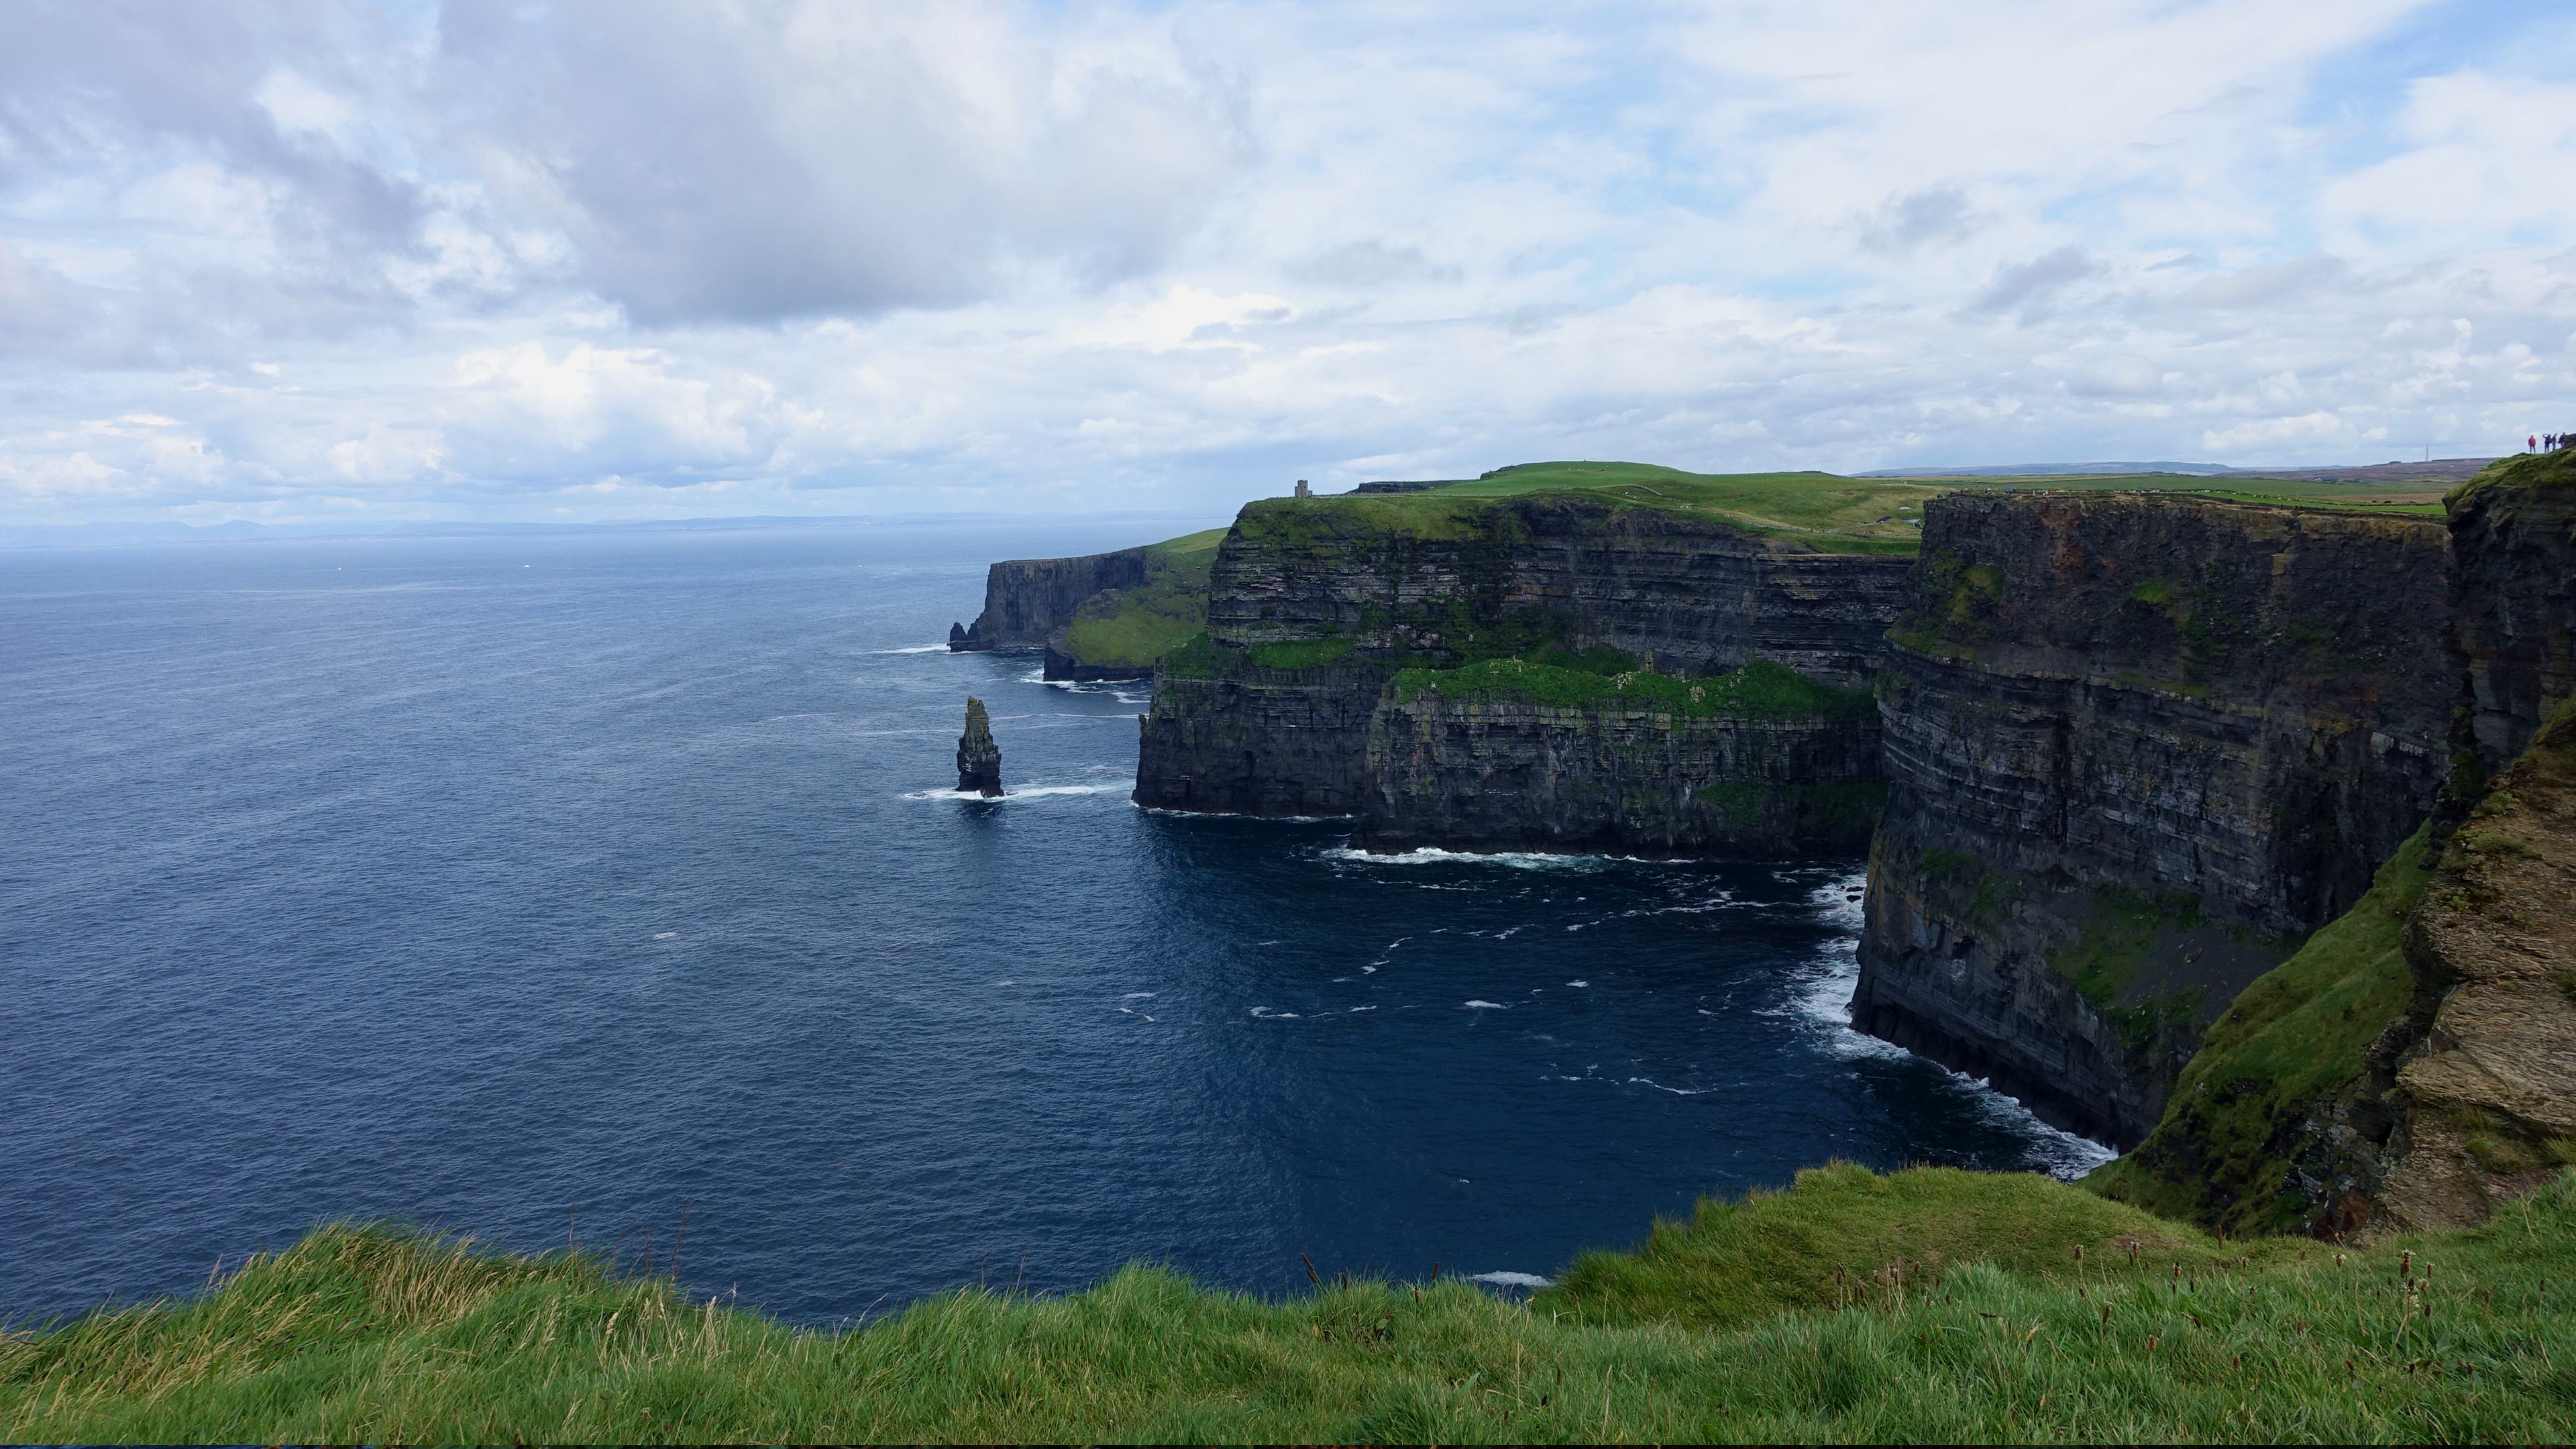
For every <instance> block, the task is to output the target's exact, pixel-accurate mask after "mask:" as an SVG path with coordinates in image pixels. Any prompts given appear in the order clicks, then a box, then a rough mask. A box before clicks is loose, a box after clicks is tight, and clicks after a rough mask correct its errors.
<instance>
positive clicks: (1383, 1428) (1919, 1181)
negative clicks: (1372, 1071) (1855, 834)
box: [0, 1167, 2576, 1443]
mask: <svg viewBox="0 0 2576 1449" xmlns="http://www.w3.org/2000/svg"><path fill="white" fill-rule="evenodd" d="M0 1435H5V1436H6V1437H7V1438H9V1439H12V1440H42V1441H62V1440H90V1441H97V1440H109V1441H128V1440H150V1441H174V1442H202V1441H209V1440H224V1441H234V1442H247V1441H262V1442H277V1441H281V1440H332V1441H358V1440H403V1441H433V1440H434V1441H441V1442H478V1443H498V1442H502V1441H505V1440H510V1439H514V1438H515V1439H524V1440H548V1441H562V1440H597V1441H634V1442H652V1441H679V1440H720V1441H742V1440H762V1441H788V1440H795V1441H811V1440H856V1441H867V1440H950V1441H997V1440H1041V1439H1042V1440H1081V1441H1088V1442H1097V1441H1102V1440H1192V1441H1209V1442H1218V1441H1234V1440H1256V1439H1258V1440H1302V1441H1321V1440H1333V1441H1357V1440H1367V1441H1377V1442H1398V1443H1403V1442H1423V1441H1433V1440H1447V1441H1493V1440H1502V1441H1519V1442H1542V1441H1580V1442H1595V1441H1607V1440H1611V1439H1613V1438H1617V1439H1623V1440H1688V1441H1717V1440H1844V1441H1848V1440H1877V1441H1887V1440H1897V1441H1909V1442H1970V1441H1986V1440H2062V1439H2118V1440H2145V1441H2157V1442H2170V1441H2197V1442H2221V1441H2237V1440H2242V1441H2281V1440H2326V1441H2341V1442H2356V1441H2365V1440H2400V1441H2407V1442H2421V1441H2426V1440H2442V1441H2456V1440H2486V1441H2499V1440H2546V1441H2563V1440H2566V1439H2568V1438H2570V1437H2576V1178H2562V1179H2561V1180H2560V1181H2559V1182H2557V1183H2556V1184H2555V1185H2553V1186H2552V1187H2549V1188H2547V1189H2544V1190H2543V1191H2542V1192H2540V1193H2538V1194H2536V1195H2534V1196H2533V1197H2530V1198H2526V1199H2524V1200H2522V1201H2520V1202H2517V1203H2514V1204H2511V1205H2509V1206H2507V1207H2506V1208H2505V1209H2504V1210H2503V1211H2502V1212H2501V1213H2500V1214H2499V1215H2498V1218H2497V1220H2496V1221H2495V1222H2493V1223H2492V1224H2490V1225H2489V1226H2487V1227H2485V1228H2481V1229H2476V1230H2472V1231H2468V1232H2463V1233H2457V1234H2448V1235H2442V1236H2434V1237H2420V1238H2414V1239H2405V1240H2399V1241H2395V1242H2390V1243H2385V1244H2381V1245H2379V1246H2377V1247H2375V1248H2368V1249H2364V1248H2347V1249H2337V1248H2334V1247H2332V1246H2330V1245H2327V1244H2322V1243H2316V1242H2310V1241H2305V1240H2288V1239H2275V1240H2268V1241H2265V1242H2262V1243H2258V1244H2252V1245H2243V1244H2238V1245H2230V1244H2222V1243H2219V1242H2215V1241H2213V1240H2211V1239H2209V1238H2206V1237H2203V1236H2201V1235H2199V1234H2197V1233H2195V1232H2192V1231H2190V1230H2189V1229H2184V1228H2178V1227H2175V1226H2173V1225H2171V1224H2167V1223H2164V1222H2161V1221H2159V1220H2157V1219H2155V1218H2152V1217H2149V1216H2147V1215H2146V1214H2144V1213H2141V1212H2138V1211H2136V1210H2134V1209H2131V1208H2126V1207H2123V1206H2121V1205H2119V1204H2116V1203H2110V1202H2105V1201H2102V1200H2101V1199H2099V1198H2096V1197H2093V1196H2092V1195H2090V1194H2088V1193H2085V1192H2083V1191H2081V1190H2080V1189H2077V1188H2074V1187H2070V1186H2067V1185H2065V1184H2061V1183H2056V1182H2052V1181H2049V1180H2048V1179H2045V1178H2038V1177H2029V1176H2016V1175H1988V1174H1980V1173H1969V1172H1960V1171H1955V1170H1950V1169H1918V1170H1915V1171H1909V1172H1903V1173H1897V1174H1893V1175H1889V1176H1884V1177H1882V1176H1878V1175H1875V1174H1872V1173H1870V1172H1867V1171H1864V1170H1862V1169H1859V1168H1854V1167H1837V1168H1828V1169H1822V1170H1819V1171H1816V1172H1811V1173H1807V1174H1803V1175H1802V1176H1801V1177H1800V1180H1799V1182H1798V1183H1797V1185H1796V1186H1795V1187H1794V1188H1792V1189H1790V1190H1788V1191H1786V1192H1780V1193H1770V1194H1756V1195H1755V1196H1754V1197H1752V1198H1750V1199H1747V1200H1745V1201H1743V1202H1739V1203H1732V1204H1710V1205H1705V1206H1703V1207H1702V1208H1701V1209H1700V1211H1699V1212H1698V1213H1697V1214H1696V1215H1695V1216H1694V1218H1693V1219H1692V1220H1690V1221H1688V1222H1681V1223H1669V1224H1664V1225H1660V1226H1658V1227H1657V1228H1656V1230H1655V1233H1654V1235H1653V1237H1652V1238H1651V1239H1650V1240H1649V1241H1648V1242H1647V1244H1646V1245H1645V1246H1644V1247H1643V1248H1642V1249H1641V1250H1640V1251H1638V1252H1636V1253H1634V1254H1621V1255H1597V1256H1590V1257H1586V1258H1585V1259H1583V1260H1582V1261H1581V1262H1579V1263H1578V1264H1577V1265H1576V1266H1575V1267H1574V1268H1573V1269H1572V1270H1571V1271H1570V1272H1568V1273H1567V1275H1566V1280H1565V1283H1564V1284H1563V1285H1562V1286H1561V1287H1559V1288H1556V1289H1554V1290H1551V1291H1548V1292H1543V1293H1541V1294H1540V1295H1538V1296H1537V1297H1536V1298H1535V1299H1533V1300H1532V1301H1530V1302H1529V1303H1528V1304H1526V1305H1521V1304H1514V1303H1509V1302H1506V1301H1504V1300H1502V1299H1499V1298H1497V1297H1494V1296H1493V1295H1490V1294H1488V1293H1485V1292H1483V1291H1481V1290H1479V1289H1476V1288H1474V1287H1471V1286H1467V1285H1462V1284H1459V1283H1458V1282H1456V1280H1455V1279H1454V1278H1452V1279H1447V1280H1443V1281H1440V1282H1436V1283H1419V1282H1400V1283H1386V1282H1374V1281H1362V1282H1354V1283H1348V1284H1343V1283H1341V1282H1339V1281H1328V1282H1327V1283H1326V1284H1324V1285H1323V1286H1321V1287H1319V1288H1318V1289H1317V1290H1316V1291H1315V1292H1314V1293H1312V1294H1311V1295H1309V1296H1301V1297H1297V1298H1293V1299H1290V1300H1287V1301H1284V1302H1264V1301H1261V1300H1258V1299H1254V1298H1247V1297H1243V1296H1239V1295H1234V1294H1225V1293H1215V1292H1209V1291H1205V1290H1202V1289H1200V1288H1197V1287H1195V1286H1193V1285H1192V1284H1190V1283H1189V1282H1188V1281H1186V1280H1184V1279H1182V1278H1179V1277H1177V1276H1175V1275H1173V1274H1171V1273H1169V1272H1166V1271H1161V1270H1156V1269H1145V1268H1130V1269H1127V1270H1125V1271H1123V1272H1121V1273H1119V1274H1118V1275H1116V1276H1115V1277H1112V1278H1110V1279H1109V1280H1107V1281H1106V1282H1103V1283H1101V1284H1100V1285H1099V1286H1097V1287H1095V1288H1092V1289H1090V1290H1089V1291H1087V1292H1083V1293H1078V1294H1074V1295H1071V1296H1068V1297H1062V1298H1052V1297H1044V1298H1032V1297H1026V1296H1020V1295H1013V1294H1005V1293H994V1292H987V1291H983V1290H980V1289H968V1290H961V1291H959V1292H956V1293H952V1294H948V1295H944V1296H941V1297H937V1298H933V1299H930V1300H928V1301H925V1302H922V1303H917V1304H914V1305H913V1306H911V1307H909V1308H907V1309H905V1310H903V1311H901V1312H899V1313H896V1314H893V1315H891V1316H889V1317H887V1318H884V1319H882V1320H879V1321H876V1322H873V1323H868V1324H865V1325H864V1326H862V1327H859V1328H855V1329H851V1330H848V1331H843V1332H828V1331H812V1330H798V1329H793V1328H789V1327H786V1326H783V1325H781V1324H779V1323H776V1322H774V1321H772V1320H770V1319H767V1318H764V1317H762V1316H761V1315H759V1314H758V1313H756V1312H752V1311H749V1310H745V1309H741V1308H737V1307H732V1306H728V1305H726V1304H723V1303H720V1302H716V1301H711V1300H708V1299H702V1298H696V1297H693V1296H691V1295H689V1294H688V1293H686V1292H684V1291H683V1290H681V1289H679V1288H678V1287H676V1286H675V1285H674V1284H672V1283H671V1282H670V1281H669V1280H668V1279H663V1278H635V1277H618V1276H615V1275H613V1274H611V1273H610V1272H609V1271H607V1269H606V1268H605V1266H604V1265H603V1264H602V1263H601V1262H600V1261H599V1260H598V1259H597V1258H596V1257H592V1256H567V1255H564V1254H559V1253H558V1254H548V1255H546V1256H544V1257H541V1258H525V1257H513V1256H508V1255H495V1254H486V1253H480V1252H476V1251H472V1250H470V1249H469V1248H467V1247H465V1246H464V1245H460V1244H458V1243H454V1242H449V1241H441V1240H436V1239H429V1238H423V1237H417V1236H410V1235H405V1234H401V1233H394V1232H386V1231H377V1230H362V1229H349V1228H329V1229H324V1230H322V1231H319V1232H317V1233H315V1234H314V1235H312V1236H311V1237H309V1238H307V1239H305V1240H304V1242H302V1243H301V1244H299V1245H297V1246H296V1247H295V1248H293V1249H291V1250H290V1251H288V1252H285V1253H283V1254H279V1255H276V1256H270V1257H260V1258H255V1259H253V1260H251V1261H250V1263H249V1264H247V1265H246V1266H244V1267H243V1268H241V1269H240V1270H239V1271H237V1272H235V1273H234V1274H233V1275H231V1276H230V1277H229V1278H227V1279H225V1280H224V1281H223V1282H222V1283H221V1284H220V1285H219V1286H218V1287H217V1288H216V1289H215V1290H214V1291H212V1292H210V1293H208V1294H206V1295H204V1296H202V1297H199V1298H196V1299H192V1300H188V1301H184V1302H172V1303H162V1304H156V1305H152V1306H149V1307H142V1308H133V1309H125V1310H119V1311H102V1312H100V1313H97V1314H93V1315H90V1316H87V1317H84V1318H80V1319H76V1320H73V1321H71V1322H68V1323H64V1324H60V1325H56V1326H51V1327H47V1328H43V1329H39V1330H37V1331H34V1332H16V1333H10V1334H7V1335H5V1336H0Z"/></svg>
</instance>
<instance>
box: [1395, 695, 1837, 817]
mask: <svg viewBox="0 0 2576 1449" xmlns="http://www.w3.org/2000/svg"><path fill="white" fill-rule="evenodd" d="M1877 726H1878V718H1877V709H1876V706H1875V705H1874V704H1873V703H1872V702H1871V700H1870V697H1869V694H1868V692H1867V691H1865V690H1842V689H1835V688H1832V687H1831V686H1826V685H1819V684H1816V683H1814V682H1813V681H1810V680H1808V679H1806V678H1804V677H1803V676H1801V675H1799V674H1797V673H1795V672H1793V671H1791V670H1789V669H1787V668H1785V667H1784V666H1781V665H1777V664H1771V663H1768V662H1765V661H1758V660H1757V661H1755V662H1753V663H1750V664H1747V665H1745V666H1744V667H1743V668H1742V669H1740V670H1737V671H1735V672H1733V673H1731V674H1725V675H1718V676H1714V677H1708V678H1704V679H1699V680H1689V679H1680V678H1674V677H1671V676H1664V675H1655V674H1633V673H1632V674H1622V675H1616V676H1606V677H1605V676H1602V675H1598V674H1590V673H1585V672H1581V671H1577V670H1569V669H1557V668H1550V667H1547V666H1543V665H1530V664H1523V663H1521V662H1520V661H1518V660H1510V661H1500V662H1495V663H1490V664H1483V665H1471V666H1468V667H1466V668H1463V669H1457V670H1450V671H1432V670H1408V671H1406V672H1405V673H1402V674H1399V675H1397V676H1396V677H1395V679H1394V681H1393V683H1392V686H1391V687H1390V688H1389V690H1388V691H1387V693H1386V695H1385V698H1384V700H1383V702H1382V703H1380V704H1379V705H1378V707H1377V709H1376V710H1375V711H1374V713H1373V714H1372V716H1371V718H1370V721H1369V736H1368V747H1367V757H1366V762H1365V774H1364V781H1363V789H1362V791H1361V795H1360V801H1359V819H1358V821H1357V823H1356V826H1355V828H1354V829H1353V831H1352V836H1351V840H1352V843H1353V844H1354V845H1358V846H1361V847H1363V848H1365V849H1370V850H1388V851H1393V850H1407V849H1412V848H1415V847H1419V846H1425V845H1437V846H1447V847H1452V848H1464V849H1470V850H1553V851H1581V850H1616V851H1620V852H1623V853H1630V854H1669V855H1728V854H1734V855H1754V856H1773V857H1776V856H1780V855H1788V854H1806V853H1827V852H1839V853H1845V854H1852V853H1857V852H1859V851H1860V850H1862V849H1864V848H1866V847H1867V845H1868V842H1869V832H1870V827H1871V825H1872V824H1873V823H1874V822H1875V821H1876V819H1877V816H1878V808H1879V804H1880V801H1881V799H1882V798H1883V796H1884V793H1885V791H1884V787H1883V786H1882V785H1881V784H1880V782H1879V773H1878V728H1877Z"/></svg>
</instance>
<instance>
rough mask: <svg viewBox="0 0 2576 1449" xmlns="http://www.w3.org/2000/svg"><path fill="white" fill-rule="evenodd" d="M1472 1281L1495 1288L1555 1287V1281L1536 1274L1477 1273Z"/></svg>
mask: <svg viewBox="0 0 2576 1449" xmlns="http://www.w3.org/2000/svg"><path fill="white" fill-rule="evenodd" d="M1474 1281H1475V1282H1478V1283H1491V1284H1493V1285H1494V1286H1495V1287H1497V1288H1553V1287H1555V1286H1556V1283H1555V1280H1553V1279H1549V1278H1542V1277H1540V1276H1539V1275H1537V1274H1536V1273H1478V1274H1476V1275H1475V1278H1474Z"/></svg>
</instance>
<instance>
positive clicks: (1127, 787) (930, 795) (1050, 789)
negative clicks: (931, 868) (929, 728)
mask: <svg viewBox="0 0 2576 1449" xmlns="http://www.w3.org/2000/svg"><path fill="white" fill-rule="evenodd" d="M1135 788H1136V782H1135V781H1133V780H1115V781H1111V782H1109V783H1107V784H1090V785H1006V786H1004V787H1003V789H1002V793H1001V794H999V795H978V794H976V793H975V792H974V791H972V790H908V791H906V792H904V793H903V794H902V795H901V796H898V797H897V798H899V799H904V800H982V801H987V802H989V803H992V804H996V805H998V804H1000V803H1002V802H1003V801H1006V800H1044V799H1047V798H1049V797H1050V796H1056V795H1117V794H1122V793H1131V792H1133V791H1134V790H1135Z"/></svg>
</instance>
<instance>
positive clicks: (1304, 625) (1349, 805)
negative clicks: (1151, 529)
mask: <svg viewBox="0 0 2576 1449" xmlns="http://www.w3.org/2000/svg"><path fill="white" fill-rule="evenodd" d="M1909 568H1910V561H1909V560H1907V559H1904V558H1901V557H1888V556H1884V555H1869V554H1833V553H1822V552H1817V551H1815V550H1813V549H1811V548H1808V547H1807V546H1805V545H1802V544H1799V543H1797V542H1795V541H1791V540H1784V539H1780V538H1773V537H1766V536H1763V535H1760V534H1756V533H1752V532H1749V531H1746V530H1743V529H1739V528H1736V527H1733V526H1731V525H1729V524H1727V523H1725V522H1723V521H1721V520H1719V519H1716V518H1713V517H1709V516H1707V515H1704V514H1691V513H1682V512H1674V511H1667V510H1662V509H1652V508H1641V507H1633V506H1626V505H1622V504H1620V503H1617V502H1613V501H1601V500H1593V499H1584V498H1575V499H1568V498H1563V497H1550V496H1543V495H1542V496H1532V497H1524V498H1511V499H1494V500H1476V499H1452V498H1446V497H1441V496H1436V495H1435V496H1433V497H1428V498H1423V497H1414V498H1378V497H1364V498H1360V497H1348V496H1345V497H1339V498H1316V499H1305V500H1293V499H1277V500H1271V501H1268V502H1263V503H1255V504H1253V505H1251V506H1250V507H1247V508H1246V509H1245V510H1244V511H1243V514H1242V516H1241V517H1240V518H1238V519H1237V521H1236V524H1235V527H1234V529H1233V530H1232V531H1231V532H1230V533H1229V534H1228V535H1227V538H1226V541H1225V543H1224V545H1223V546H1222V547H1221V548H1220V549H1219V550H1218V553H1217V558H1216V562H1215V565H1214V567H1213V569H1212V571H1211V578H1210V592H1209V599H1208V634H1207V637H1206V639H1205V640H1204V641H1203V643H1202V644H1201V645H1199V646H1196V647H1193V648H1190V649H1186V650H1181V651H1175V652H1174V653H1173V654H1172V655H1169V656H1166V658H1165V659H1164V661H1163V667H1162V670H1161V672H1160V674H1159V675H1158V676H1157V678H1156V681H1155V693H1154V702H1153V705H1152V709H1151V712H1150V713H1149V715H1148V717H1147V720H1146V723H1145V726H1144V732H1143V746H1142V749H1141V752H1140V757H1139V761H1138V768H1137V788H1136V798H1137V800H1138V802H1139V803H1141V804H1145V805H1149V806H1157V807H1164V808H1172V809H1183V810H1217V811H1226V812H1231V813H1240V814H1251V815H1348V814H1353V813H1356V812H1357V811H1358V810H1359V809H1360V806H1361V798H1362V784H1363V775H1364V773H1365V768H1366V754H1367V744H1368V730H1369V719H1370V717H1371V715H1372V713H1373V712H1374V710H1375V707H1376V705H1377V702H1378V699H1377V696H1378V692H1379V691H1380V690H1381V689H1382V688H1383V686H1384V685H1385V684H1386V682H1387V681H1388V679H1390V678H1391V677H1392V676H1393V675H1394V673H1395V672H1396V670H1397V669H1398V668H1401V667H1406V666H1419V665H1429V666H1434V667H1441V666H1451V665H1456V664H1460V663H1464V662H1468V661H1473V660H1477V659H1490V658H1502V657H1516V656H1526V657H1556V658H1583V657H1587V656H1589V657H1592V658H1595V659H1600V660H1617V661H1619V663H1618V665H1617V666H1616V667H1635V666H1637V665H1640V664H1644V665H1649V666H1651V667H1653V668H1656V669H1660V670H1662V671H1663V672H1665V673H1666V674H1701V673H1708V672H1712V671H1720V670H1726V669H1732V668H1734V667H1735V666H1737V665H1740V664H1742V663H1744V662H1745V661H1747V660H1754V659H1761V660H1769V661H1773V662H1777V663H1780V664H1784V665H1787V666H1789V667H1790V668H1793V669H1795V670H1798V671H1800V672H1801V673H1804V674H1806V675H1808V676H1810V677H1812V678H1815V679H1817V680H1820V681H1823V682H1825V683H1829V684H1835V685H1841V686H1846V687H1856V686H1859V685H1861V684H1863V683H1865V682H1866V681H1867V680H1868V678H1869V677H1870V676H1871V674H1872V673H1873V672H1874V670H1875V668H1876V663H1877V657H1878V653H1879V649H1880V647H1881V646H1880V643H1879V640H1880V635H1881V634H1882V633H1883V631H1884V630H1885V628H1886V627H1887V624H1888V622H1889V621H1890V620H1892V619H1893V618H1894V617H1895V615H1896V613H1897V611H1898V610H1899V609H1900V608H1901V607H1902V604H1903V600H1904V598H1905V597H1906V594H1905V578H1906V574H1907V571H1908V569H1909Z"/></svg>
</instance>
